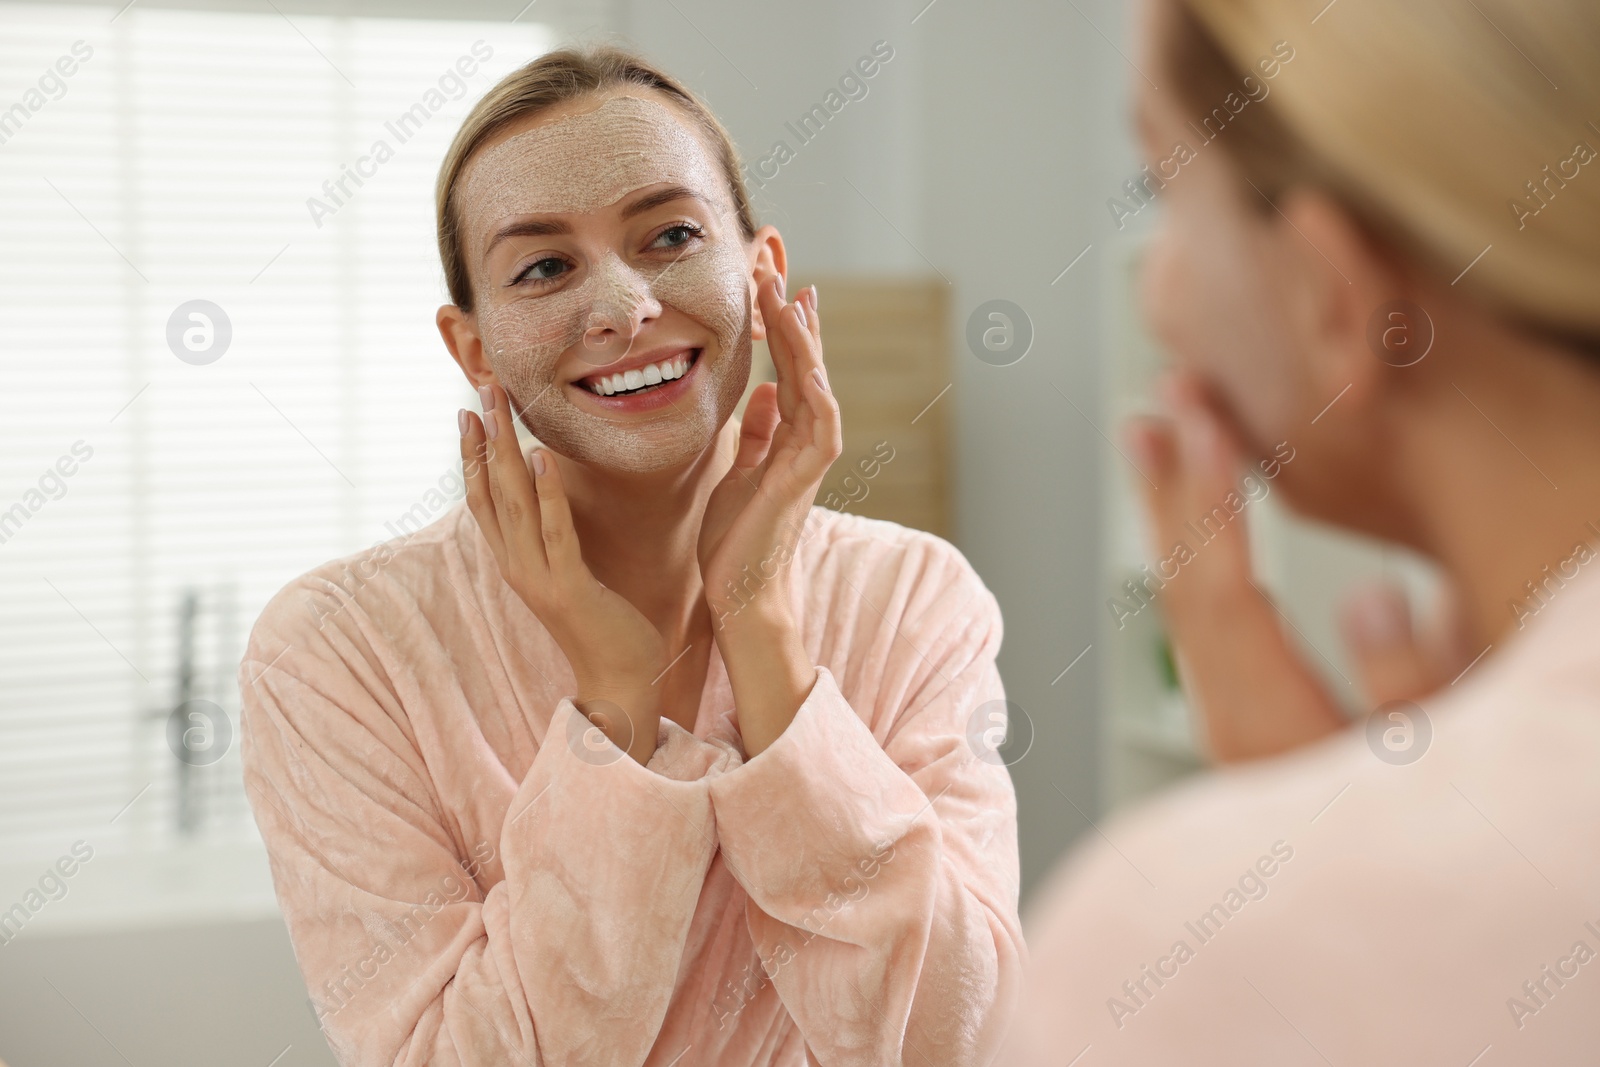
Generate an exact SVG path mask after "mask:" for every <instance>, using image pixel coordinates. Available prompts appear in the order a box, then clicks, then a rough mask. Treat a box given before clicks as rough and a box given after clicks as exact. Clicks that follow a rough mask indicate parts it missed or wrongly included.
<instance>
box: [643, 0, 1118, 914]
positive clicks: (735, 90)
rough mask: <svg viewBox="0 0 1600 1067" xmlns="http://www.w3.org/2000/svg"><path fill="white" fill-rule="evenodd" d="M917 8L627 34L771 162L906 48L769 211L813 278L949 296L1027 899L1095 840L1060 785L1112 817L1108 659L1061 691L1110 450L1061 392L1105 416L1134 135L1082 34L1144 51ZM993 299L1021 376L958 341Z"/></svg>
mask: <svg viewBox="0 0 1600 1067" xmlns="http://www.w3.org/2000/svg"><path fill="white" fill-rule="evenodd" d="M925 4H926V0H911V2H905V0H894V2H891V3H882V4H873V5H870V6H869V5H864V4H860V3H850V2H845V0H819V2H816V3H811V4H807V5H805V6H803V7H794V6H792V5H781V4H765V5H751V4H740V5H737V6H736V7H735V6H733V5H727V4H721V3H714V2H710V0H673V2H672V3H664V2H662V0H622V2H620V3H619V5H618V14H619V28H620V29H621V31H622V33H623V34H624V36H625V37H627V38H628V39H629V40H630V42H631V43H633V44H635V45H636V46H638V47H640V48H642V49H644V50H645V51H646V52H647V54H649V55H650V56H651V57H652V58H653V59H655V60H656V61H658V62H660V63H662V64H664V65H666V66H667V67H668V69H670V70H672V71H674V72H675V73H677V74H678V75H679V76H680V77H682V78H684V79H685V80H686V81H688V82H689V84H690V85H691V86H692V87H693V88H695V89H696V90H697V91H699V92H700V93H702V94H703V95H704V96H705V97H706V98H707V100H708V101H709V103H710V104H711V106H712V107H713V109H714V110H715V111H716V112H717V114H718V116H719V117H720V118H721V119H722V120H723V122H724V123H725V124H726V125H727V126H728V128H729V130H730V132H731V133H732V134H733V135H734V137H735V138H736V139H737V140H738V142H739V144H740V147H741V149H742V150H743V151H744V152H745V153H746V154H747V155H761V154H765V153H766V151H767V150H768V148H769V142H770V140H771V139H772V138H773V137H774V136H779V135H782V134H783V130H782V126H783V123H784V121H785V120H787V119H791V118H792V117H793V116H795V115H797V114H799V113H800V112H802V111H803V110H805V109H806V108H808V107H809V106H810V105H811V104H813V103H815V102H816V101H817V100H818V99H820V98H821V96H822V94H824V93H825V92H826V91H827V90H828V88H830V87H831V85H832V84H833V82H834V81H835V80H836V79H837V78H838V76H839V75H840V74H841V73H842V72H843V71H844V70H845V69H846V68H847V66H848V65H849V64H850V63H852V62H853V61H854V60H855V59H856V58H857V57H859V56H860V55H862V54H864V53H866V52H867V51H868V50H869V49H870V48H871V46H872V43H873V42H874V41H876V40H879V39H882V40H886V41H888V42H889V43H890V44H891V45H892V46H893V47H894V50H895V58H894V59H893V60H892V61H891V62H890V63H889V64H888V65H887V66H886V67H885V68H884V69H883V70H882V71H881V72H880V73H879V75H878V76H877V77H876V78H875V79H874V80H873V82H872V83H871V92H870V94H869V95H868V96H867V97H866V98H865V99H863V100H861V101H858V102H854V103H850V104H848V105H846V107H845V108H844V109H843V110H842V111H841V112H840V113H839V115H838V116H837V117H836V118H835V119H834V120H833V121H832V122H831V123H830V125H829V126H828V127H827V128H826V129H825V130H824V132H823V135H822V136H821V137H819V138H818V139H817V140H816V141H814V142H812V143H811V144H810V145H808V146H806V148H804V149H802V150H801V151H800V152H799V153H798V156H797V158H796V159H795V161H794V162H793V163H792V164H790V165H789V166H787V167H785V168H783V169H782V170H781V171H780V173H779V176H778V177H777V178H776V179H775V180H774V181H773V182H771V183H770V184H769V185H768V186H767V188H766V189H764V190H762V191H761V193H760V194H759V195H760V198H759V199H758V201H757V204H758V207H759V208H760V210H761V214H762V219H763V221H767V222H772V223H774V224H775V225H777V226H778V227H779V229H781V230H783V231H785V234H786V236H788V237H789V239H790V242H791V248H792V258H793V263H794V267H795V269H796V270H798V271H800V272H806V271H811V270H815V271H819V272H822V271H833V270H839V271H845V270H851V271H894V272H902V271H910V272H921V273H926V272H930V270H931V268H930V267H929V265H928V262H927V260H931V261H932V263H933V264H934V266H935V267H936V268H937V269H938V271H940V272H941V273H943V274H944V275H945V276H946V277H947V278H948V279H949V280H950V281H951V283H952V284H953V298H952V301H951V305H952V308H953V309H954V313H953V315H952V321H951V322H950V323H949V329H950V338H951V341H950V343H951V346H952V351H953V353H954V355H955V365H956V381H955V388H953V389H952V390H951V391H950V393H948V394H947V395H946V396H945V398H944V400H942V401H940V403H949V404H951V405H953V407H954V409H955V426H956V431H957V432H956V447H957V452H956V477H957V493H956V500H957V515H956V530H957V535H956V540H957V542H958V543H959V546H960V547H961V548H962V549H963V550H964V551H965V552H966V553H967V555H968V558H969V559H971V561H972V563H973V564H974V565H975V566H976V567H977V569H978V571H979V572H980V573H981V574H982V575H983V577H984V580H985V581H986V582H987V583H988V585H989V587H990V588H991V589H993V590H994V592H995V594H996V596H997V597H998V598H999V600H1000V604H1001V608H1002V610H1003V612H1004V614H1005V621H1006V638H1005V645H1004V648H1003V649H1002V652H1001V658H1000V665H1001V670H1002V673H1003V674H1004V677H1005V681H1006V687H1007V693H1008V696H1009V697H1010V699H1011V700H1013V701H1014V702H1016V703H1017V704H1019V705H1021V707H1022V708H1023V709H1024V710H1025V711H1026V713H1027V714H1028V716H1029V717H1030V718H1031V720H1032V722H1033V724H1034V727H1035V730H1036V739H1035V743H1034V747H1033V748H1032V750H1031V751H1029V753H1028V754H1027V756H1026V757H1024V758H1023V759H1022V760H1021V761H1020V762H1019V763H1017V764H1016V765H1015V766H1014V767H1013V769H1012V770H1013V776H1014V779H1015V781H1016V783H1017V790H1018V800H1019V804H1020V808H1021V824H1022V851H1023V857H1022V858H1023V890H1024V893H1025V894H1026V892H1027V890H1028V888H1029V887H1030V886H1031V885H1032V884H1034V883H1035V882H1036V881H1037V879H1038V877H1039V875H1040V874H1042V873H1043V872H1044V871H1045V870H1046V869H1047V868H1048V867H1049V865H1050V864H1051V863H1052V862H1053V861H1054V860H1055V859H1056V858H1057V857H1058V856H1059V855H1060V853H1061V852H1062V850H1063V849H1064V848H1065V847H1066V846H1067V845H1068V843H1069V842H1070V841H1071V840H1072V839H1073V838H1075V837H1076V836H1077V835H1078V834H1079V833H1081V832H1083V831H1084V830H1085V829H1087V828H1088V824H1087V823H1086V822H1085V821H1084V818H1083V817H1082V816H1080V815H1079V814H1078V813H1076V812H1075V811H1073V809H1072V807H1071V805H1070V804H1068V803H1067V802H1066V801H1065V800H1063V799H1062V796H1061V794H1060V793H1058V792H1056V789H1055V787H1056V786H1059V787H1060V789H1061V790H1062V791H1063V792H1065V793H1066V794H1067V795H1068V796H1070V797H1071V798H1072V801H1073V802H1074V803H1076V804H1077V805H1078V806H1079V807H1080V808H1082V809H1083V810H1084V812H1086V813H1088V814H1089V815H1091V816H1096V817H1097V809H1096V797H1097V795H1098V781H1097V770H1096V768H1097V762H1098V760H1097V752H1098V740H1097V733H1096V719H1095V700H1096V694H1097V691H1098V687H1097V678H1098V670H1099V664H1098V662H1097V659H1098V655H1097V653H1098V650H1096V651H1091V652H1090V653H1089V654H1088V655H1086V656H1085V657H1084V658H1083V659H1082V660H1081V661H1080V662H1079V663H1078V664H1077V666H1075V667H1073V669H1072V670H1071V671H1070V672H1069V673H1068V674H1067V675H1066V676H1065V677H1063V678H1062V679H1061V680H1060V682H1059V683H1057V684H1055V685H1053V686H1052V685H1051V681H1052V679H1054V678H1056V677H1057V675H1058V674H1059V673H1060V671H1061V670H1062V668H1064V667H1066V666H1067V664H1068V663H1070V662H1071V661H1072V659H1073V657H1075V656H1077V655H1078V653H1080V652H1081V651H1083V649H1084V648H1085V647H1086V646H1088V645H1089V644H1090V643H1091V642H1092V641H1093V640H1094V619H1095V614H1094V613H1095V611H1096V598H1095V591H1096V573H1097V572H1096V563H1095V560H1096V557H1097V553H1098V551H1099V546H1098V538H1099V520H1098V501H1099V499H1100V486H1099V474H1098V471H1099V467H1100V464H1099V459H1100V451H1101V450H1102V449H1105V448H1107V447H1109V446H1108V445H1107V444H1106V442H1105V441H1104V440H1103V439H1102V438H1101V437H1100V435H1099V433H1097V432H1096V430H1095V429H1094V428H1093V427H1092V426H1091V425H1090V424H1089V423H1088V422H1086V421H1085V419H1084V418H1083V417H1080V416H1079V415H1078V414H1077V413H1076V412H1075V411H1074V410H1073V409H1072V407H1071V405H1070V404H1068V403H1067V401H1065V400H1063V399H1062V397H1061V396H1060V395H1059V394H1058V393H1057V392H1056V391H1055V390H1056V389H1057V388H1059V389H1060V390H1061V392H1062V393H1065V394H1066V395H1067V396H1069V397H1071V398H1072V400H1073V401H1074V402H1075V403H1076V404H1077V405H1078V406H1079V407H1080V408H1082V409H1083V411H1084V412H1085V413H1086V414H1087V415H1088V416H1089V417H1091V418H1095V419H1097V420H1098V412H1097V407H1098V396H1099V374H1098V371H1097V367H1096V358H1097V351H1098V345H1099V337H1100V332H1101V323H1100V306H1101V297H1100V285H1101V284H1102V283H1101V277H1100V274H1099V270H1100V268H1101V264H1102V260H1101V257H1100V255H1099V254H1098V253H1099V252H1100V251H1101V249H1102V247H1103V242H1105V241H1106V240H1107V239H1108V238H1109V237H1110V235H1111V234H1113V233H1114V232H1115V229H1114V227H1113V225H1112V223H1111V220H1110V215H1109V213H1108V212H1107V210H1106V206H1105V202H1106V199H1107V198H1108V197H1109V196H1111V195H1113V194H1114V193H1116V192H1117V191H1118V186H1119V184H1120V182H1121V181H1122V179H1123V178H1124V177H1125V176H1126V175H1127V174H1129V173H1131V171H1132V167H1133V164H1132V160H1133V153H1132V149H1131V146H1130V142H1129V139H1128V137H1127V135H1126V134H1125V133H1124V131H1123V126H1124V114H1125V112H1126V110H1127V104H1126V100H1127V98H1128V88H1129V86H1128V82H1129V78H1130V77H1137V76H1138V75H1136V74H1134V72H1133V71H1132V70H1131V68H1130V67H1129V66H1128V65H1127V63H1126V62H1125V61H1124V60H1123V59H1122V57H1121V56H1119V54H1118V52H1117V51H1116V49H1115V48H1113V46H1112V45H1111V44H1109V43H1108V42H1107V41H1106V40H1105V39H1103V38H1102V37H1101V36H1100V35H1099V34H1098V33H1097V32H1096V30H1095V29H1094V28H1093V26H1091V24H1090V22H1089V21H1088V20H1089V19H1092V20H1093V23H1094V25H1095V26H1098V27H1099V29H1100V30H1102V31H1104V32H1105V33H1106V34H1107V35H1108V36H1110V37H1111V38H1112V39H1113V40H1115V41H1116V42H1117V47H1119V48H1121V49H1122V50H1123V51H1128V48H1127V46H1126V45H1125V44H1124V43H1123V41H1122V35H1123V33H1124V32H1125V27H1124V25H1123V23H1124V20H1125V19H1126V18H1127V14H1126V12H1125V11H1124V9H1123V5H1121V4H1117V3H1113V2H1109V0H1100V2H1096V0H1077V3H1076V7H1075V6H1074V5H1073V4H1071V3H1068V4H1062V3H1059V2H1048V3H1047V2H1044V0H1033V2H1028V3H1017V2H1013V3H987V4H981V5H980V4H975V3H973V2H971V0H936V2H935V3H934V4H933V6H932V7H928V8H926V9H925V10H924V5H925ZM1080 12H1081V13H1080ZM914 18H915V20H916V21H915V23H913V21H912V20H913V19H914ZM741 71H742V72H743V73H741ZM747 79H748V80H747ZM751 82H754V84H755V88H751ZM852 184H853V185H854V188H852ZM858 190H859V191H858ZM863 194H864V195H865V198H866V200H870V204H869V203H867V202H866V201H865V200H864V199H863ZM880 212H881V215H880V214H879V213H880ZM883 216H887V218H888V221H887V222H886V221H885V219H884V217H883ZM891 223H892V226H891ZM896 230H898V231H899V232H898V233H897V232H896ZM1089 244H1094V245H1095V246H1096V247H1095V248H1094V249H1092V250H1091V251H1090V252H1089V254H1088V255H1086V256H1085V257H1084V258H1083V259H1082V260H1081V261H1080V262H1079V263H1078V264H1077V265H1076V266H1075V267H1073V269H1072V270H1071V271H1070V272H1069V273H1068V274H1067V275H1066V276H1065V277H1062V278H1061V279H1060V281H1058V282H1056V283H1055V284H1054V285H1052V284H1051V282H1052V280H1053V279H1055V278H1056V277H1057V276H1058V275H1059V273H1060V271H1061V270H1062V268H1064V267H1065V266H1067V264H1068V263H1070V262H1071V261H1072V259H1073V257H1075V256H1077V255H1078V253H1079V252H1080V251H1082V250H1083V248H1084V246H1085V245H1089ZM924 256H926V257H927V259H926V260H925V259H924V258H923V257H924ZM994 298H1002V299H1007V300H1010V301H1012V302H1014V303H1016V304H1018V305H1020V306H1021V307H1022V308H1023V309H1024V310H1025V311H1026V312H1027V313H1028V315H1029V317H1030V318H1031V319H1032V322H1033V325H1034V328H1035V331H1036V333H1035V340H1034V344H1033V348H1032V350H1031V351H1030V353H1029V354H1028V356H1027V357H1026V358H1025V359H1023V360H1022V361H1021V362H1020V363H1017V364H1015V365H1014V366H1011V367H1005V368H997V367H992V366H989V365H987V364H984V363H981V362H979V361H978V360H977V359H976V358H974V357H973V356H972V354H971V353H970V352H969V351H968V349H967V347H966V341H965V323H966V318H967V316H968V314H970V312H971V311H972V310H973V309H974V308H975V307H976V306H977V305H978V304H980V303H982V302H983V301H986V300H990V299H994ZM822 299H823V302H824V306H825V304H826V299H827V297H826V294H822ZM1101 429H1103V430H1105V431H1106V432H1107V433H1108V434H1112V435H1113V436H1114V434H1115V428H1114V427H1109V426H1102V427H1101Z"/></svg>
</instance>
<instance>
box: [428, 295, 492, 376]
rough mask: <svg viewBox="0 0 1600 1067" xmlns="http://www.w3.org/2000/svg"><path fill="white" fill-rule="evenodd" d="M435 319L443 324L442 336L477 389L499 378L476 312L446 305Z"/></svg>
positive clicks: (435, 321)
mask: <svg viewBox="0 0 1600 1067" xmlns="http://www.w3.org/2000/svg"><path fill="white" fill-rule="evenodd" d="M433 320H434V323H435V324H436V325H438V327H439V336H440V337H443V338H444V346H445V347H446V348H448V349H449V350H450V355H451V356H452V357H453V358H454V359H455V361H456V365H457V366H459V367H460V368H461V373H463V374H465V375H466V376H467V381H468V382H470V383H471V384H472V387H473V388H474V389H476V388H477V387H478V386H480V385H484V384H486V383H488V382H492V381H494V380H495V376H494V370H493V369H492V368H491V367H490V366H489V361H488V360H487V359H486V358H485V357H484V353H483V339H482V338H481V337H479V336H478V326H477V323H476V321H475V319H474V317H473V316H472V315H469V314H467V313H466V312H464V311H462V310H461V309H460V308H458V307H456V306H455V305H454V304H445V305H444V306H443V307H441V308H439V310H438V312H437V313H436V314H435V315H434V317H433Z"/></svg>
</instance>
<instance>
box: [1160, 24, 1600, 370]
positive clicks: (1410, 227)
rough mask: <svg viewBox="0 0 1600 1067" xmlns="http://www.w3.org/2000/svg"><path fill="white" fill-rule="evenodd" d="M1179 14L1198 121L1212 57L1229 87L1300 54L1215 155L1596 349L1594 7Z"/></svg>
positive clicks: (1598, 188) (1185, 79) (1598, 125)
mask: <svg viewBox="0 0 1600 1067" xmlns="http://www.w3.org/2000/svg"><path fill="white" fill-rule="evenodd" d="M1179 3H1180V11H1179V15H1180V21H1182V22H1184V23H1187V24H1188V25H1187V26H1180V27H1179V28H1178V30H1177V31H1176V32H1175V33H1174V34H1173V35H1172V37H1171V38H1170V39H1169V41H1168V44H1167V49H1168V53H1169V57H1170V58H1171V59H1172V60H1173V63H1174V70H1175V72H1176V74H1177V76H1178V78H1179V81H1180V86H1179V92H1180V93H1182V94H1183V95H1184V96H1185V98H1186V101H1187V102H1188V103H1190V104H1191V105H1197V106H1198V107H1199V108H1200V109H1201V110H1202V111H1204V110H1207V109H1209V108H1210V106H1211V105H1212V104H1214V103H1216V102H1217V100H1214V99H1210V97H1209V95H1208V94H1211V93H1214V92H1215V91H1216V88H1217V87H1216V86H1215V85H1207V84H1205V82H1207V81H1208V80H1213V79H1208V78H1207V76H1206V73H1205V72H1206V70H1207V69H1208V67H1214V66H1215V64H1208V61H1207V58H1206V51H1207V50H1208V49H1209V50H1211V51H1212V52H1213V53H1216V52H1220V54H1221V55H1222V56H1225V57H1226V62H1227V65H1228V66H1230V67H1231V68H1232V72H1234V73H1233V75H1232V80H1233V86H1232V87H1235V88H1236V87H1237V84H1238V76H1237V72H1244V71H1249V70H1250V69H1251V67H1252V65H1253V64H1255V63H1256V62H1257V61H1258V60H1259V59H1260V58H1261V57H1263V56H1268V55H1271V54H1272V52H1273V46H1274V45H1275V44H1276V43H1277V42H1280V41H1287V42H1288V43H1289V46H1290V47H1292V48H1293V49H1294V59H1293V62H1292V63H1290V64H1287V65H1286V66H1285V67H1284V69H1283V71H1282V72H1281V75H1280V76H1279V77H1277V78H1276V80H1275V81H1274V83H1273V85H1272V90H1271V95H1270V96H1269V97H1267V98H1266V99H1265V100H1263V101H1262V103H1263V105H1265V106H1264V107H1256V106H1254V105H1252V106H1251V107H1250V108H1249V109H1247V110H1249V111H1255V112H1260V113H1261V114H1259V115H1257V116H1252V118H1254V120H1255V126H1254V133H1253V135H1251V134H1246V135H1244V136H1240V137H1235V136H1234V135H1233V133H1232V132H1231V131H1230V133H1229V135H1228V136H1227V137H1224V138H1223V143H1224V145H1225V146H1226V149H1227V150H1228V151H1229V152H1230V154H1231V155H1232V156H1233V157H1234V158H1235V159H1237V160H1238V161H1239V162H1240V163H1241V165H1242V169H1243V170H1244V171H1245V173H1246V176H1247V177H1251V179H1252V180H1253V181H1255V182H1256V184H1257V185H1258V187H1260V188H1261V189H1262V191H1263V193H1265V194H1266V195H1267V196H1269V197H1275V196H1277V195H1279V194H1281V193H1282V192H1284V191H1285V190H1286V189H1287V188H1288V187H1290V186H1293V185H1295V184H1300V183H1307V182H1310V183H1315V184H1318V185H1321V186H1324V187H1326V188H1328V190H1329V191H1330V192H1331V193H1333V194H1334V195H1336V196H1339V197H1340V198H1341V199H1342V200H1344V201H1345V202H1347V203H1348V204H1349V205H1350V206H1351V207H1352V209H1353V210H1354V211H1355V212H1356V213H1357V214H1358V216H1359V217H1361V218H1362V219H1363V221H1365V222H1367V223H1369V226H1370V228H1371V229H1373V230H1374V231H1375V233H1376V234H1377V235H1378V236H1379V237H1381V238H1385V239H1388V240H1389V241H1391V242H1392V243H1393V244H1394V245H1395V246H1397V247H1399V248H1401V249H1403V250H1404V251H1407V252H1409V253H1411V254H1413V255H1415V256H1416V257H1418V258H1419V259H1420V260H1421V261H1422V262H1424V263H1425V264H1427V265H1429V266H1431V267H1433V268H1434V269H1435V271H1436V272H1437V273H1439V274H1441V276H1443V277H1445V278H1451V279H1457V281H1458V282H1459V284H1460V285H1461V287H1462V288H1466V289H1471V290H1472V291H1474V292H1477V293H1478V294H1480V295H1482V296H1484V297H1486V298H1487V299H1489V300H1492V301H1494V302H1495V303H1496V304H1497V305H1499V306H1500V307H1501V308H1502V309H1503V312H1504V313H1505V314H1506V315H1507V316H1508V317H1509V318H1512V319H1515V320H1518V321H1521V322H1524V323H1525V324H1526V325H1528V326H1529V327H1532V328H1536V329H1539V330H1541V331H1545V332H1549V333H1552V334H1554V335H1557V336H1558V337H1561V338H1562V339H1564V340H1567V341H1568V342H1570V343H1575V344H1578V345H1581V346H1583V347H1590V346H1595V345H1597V344H1600V158H1597V151H1600V4H1597V3H1596V2H1595V0H1471V2H1464V0H1337V2H1336V6H1334V5H1330V6H1328V7H1327V8H1324V9H1323V10H1322V12H1321V14H1320V15H1318V16H1316V21H1315V24H1312V16H1311V15H1310V14H1308V12H1309V10H1310V9H1309V8H1308V7H1307V5H1306V4H1305V3H1304V2H1303V0H1179ZM1183 5H1186V6H1183ZM1313 6H1317V5H1313ZM1185 15H1187V16H1188V17H1185ZM1186 31H1187V32H1186ZM1224 91H1225V90H1224ZM1243 117H1244V116H1241V118H1243ZM1241 125H1244V124H1242V123H1241ZM1519 205H1520V206H1519ZM1485 249H1488V251H1487V252H1485ZM1480 255H1481V258H1479V257H1480ZM1469 265H1470V270H1468V269H1467V268H1468V267H1469ZM1462 272H1464V274H1463V273H1462Z"/></svg>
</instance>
